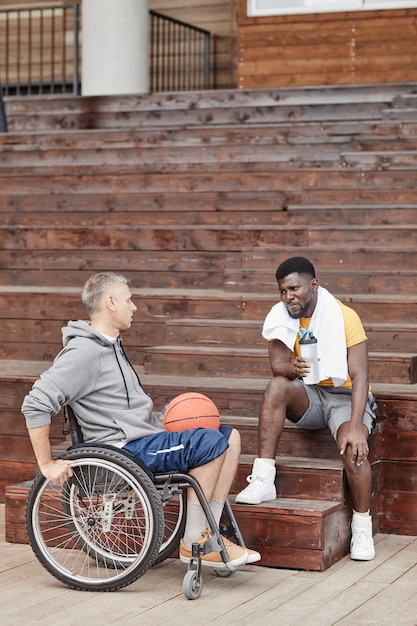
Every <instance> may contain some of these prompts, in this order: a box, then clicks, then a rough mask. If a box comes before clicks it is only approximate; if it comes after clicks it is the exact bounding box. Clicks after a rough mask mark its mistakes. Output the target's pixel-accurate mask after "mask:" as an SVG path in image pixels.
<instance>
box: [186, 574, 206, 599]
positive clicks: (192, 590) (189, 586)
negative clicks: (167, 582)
mask: <svg viewBox="0 0 417 626" xmlns="http://www.w3.org/2000/svg"><path fill="white" fill-rule="evenodd" d="M202 588H203V585H202V582H201V581H200V580H198V576H197V572H196V571H195V570H189V571H188V572H187V573H186V575H185V576H184V580H183V581H182V591H183V594H184V595H185V597H186V598H187V600H197V598H199V597H200V595H201V590H202Z"/></svg>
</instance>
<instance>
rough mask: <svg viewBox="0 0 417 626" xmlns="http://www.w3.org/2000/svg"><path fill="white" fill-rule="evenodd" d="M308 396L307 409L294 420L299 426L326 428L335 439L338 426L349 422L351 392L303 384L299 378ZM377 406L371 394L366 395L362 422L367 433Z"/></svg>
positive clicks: (370, 428) (372, 428) (374, 419)
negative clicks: (297, 419)
mask: <svg viewBox="0 0 417 626" xmlns="http://www.w3.org/2000/svg"><path fill="white" fill-rule="evenodd" d="M299 382H300V384H301V385H303V387H304V389H305V391H306V394H307V396H308V401H309V405H308V409H307V411H306V412H305V413H304V415H303V416H302V418H301V419H300V420H299V421H298V422H296V424H297V426H299V427H300V428H306V429H308V430H317V429H319V428H328V429H329V430H330V432H331V434H332V437H333V438H334V439H336V436H337V431H338V429H339V426H341V425H342V424H344V423H345V422H350V419H351V407H352V392H351V390H350V389H345V388H343V387H323V386H320V385H305V384H304V383H303V382H302V381H301V380H300V381H299ZM377 412H378V406H377V404H376V401H375V398H374V396H373V395H372V394H369V396H368V402H367V403H366V407H365V413H364V416H363V423H364V424H365V426H366V427H367V429H368V431H369V434H371V433H372V432H373V430H374V428H375V423H376V414H377Z"/></svg>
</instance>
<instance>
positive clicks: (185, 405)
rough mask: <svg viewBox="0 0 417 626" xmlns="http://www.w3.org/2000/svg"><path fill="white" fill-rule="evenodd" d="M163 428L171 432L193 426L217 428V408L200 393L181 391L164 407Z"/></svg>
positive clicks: (189, 428)
mask: <svg viewBox="0 0 417 626" xmlns="http://www.w3.org/2000/svg"><path fill="white" fill-rule="evenodd" d="M163 417H164V428H165V430H169V431H171V432H174V431H180V430H192V429H193V428H219V426H220V416H219V410H218V408H217V407H216V405H215V404H214V402H213V400H210V398H208V397H207V396H205V395H203V394H202V393H196V392H189V393H181V394H180V395H179V396H176V397H175V398H173V399H172V400H171V402H170V403H169V404H167V406H166V407H165V409H164V412H163Z"/></svg>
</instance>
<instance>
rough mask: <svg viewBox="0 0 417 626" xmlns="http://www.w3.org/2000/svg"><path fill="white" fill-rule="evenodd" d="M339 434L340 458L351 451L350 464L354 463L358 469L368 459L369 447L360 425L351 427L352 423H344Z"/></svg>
mask: <svg viewBox="0 0 417 626" xmlns="http://www.w3.org/2000/svg"><path fill="white" fill-rule="evenodd" d="M339 430H341V432H340V433H339V435H340V436H339V437H338V444H339V452H340V454H341V456H343V455H344V454H345V452H347V451H349V449H350V451H351V458H350V461H351V463H356V465H357V466H358V467H359V466H360V465H362V463H363V462H364V461H365V460H366V459H367V458H368V453H369V447H368V441H367V437H366V435H365V432H364V427H363V426H362V424H359V425H358V426H356V425H353V424H352V422H345V424H342V426H341V427H340V429H339Z"/></svg>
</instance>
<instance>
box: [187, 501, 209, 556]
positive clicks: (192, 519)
mask: <svg viewBox="0 0 417 626" xmlns="http://www.w3.org/2000/svg"><path fill="white" fill-rule="evenodd" d="M206 527H207V521H206V516H205V514H204V511H203V509H202V508H201V505H200V504H197V503H196V502H191V501H190V500H187V516H186V522H185V530H184V537H183V541H184V544H185V545H186V547H187V548H191V545H192V544H193V543H194V542H196V541H197V539H199V537H201V532H202V531H203V530H204V528H206Z"/></svg>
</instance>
